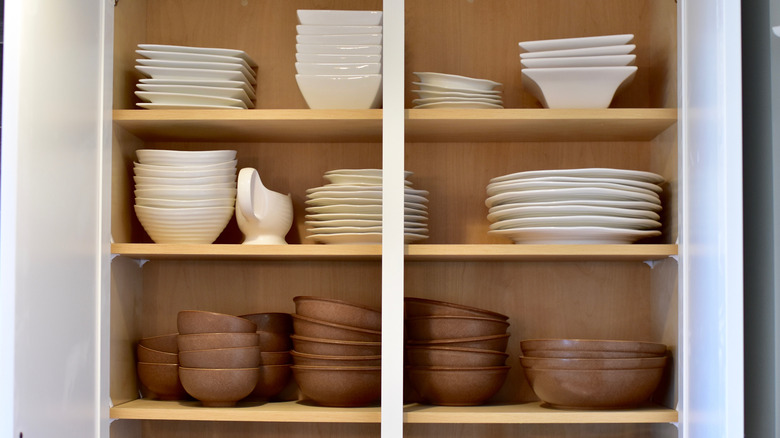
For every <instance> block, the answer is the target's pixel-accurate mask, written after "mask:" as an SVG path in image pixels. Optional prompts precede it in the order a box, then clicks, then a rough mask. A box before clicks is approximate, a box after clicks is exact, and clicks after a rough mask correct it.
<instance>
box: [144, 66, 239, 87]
mask: <svg viewBox="0 0 780 438" xmlns="http://www.w3.org/2000/svg"><path fill="white" fill-rule="evenodd" d="M135 68H136V69H137V70H138V71H140V72H141V73H143V74H145V75H147V76H149V77H151V78H153V79H190V80H192V79H197V80H219V81H241V82H245V83H246V84H247V86H249V84H251V82H249V81H248V80H247V79H246V77H245V76H244V74H243V73H241V72H240V71H238V70H209V69H196V68H172V67H153V66H149V65H137V66H135ZM250 88H251V87H250Z"/></svg>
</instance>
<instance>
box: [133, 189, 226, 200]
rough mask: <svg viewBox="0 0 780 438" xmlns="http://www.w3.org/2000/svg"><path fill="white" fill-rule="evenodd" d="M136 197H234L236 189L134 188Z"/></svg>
mask: <svg viewBox="0 0 780 438" xmlns="http://www.w3.org/2000/svg"><path fill="white" fill-rule="evenodd" d="M134 194H135V197H136V198H164V199H214V198H235V197H236V189H235V188H230V189H190V188H187V189H136V190H135V192H134Z"/></svg>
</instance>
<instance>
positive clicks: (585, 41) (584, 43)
mask: <svg viewBox="0 0 780 438" xmlns="http://www.w3.org/2000/svg"><path fill="white" fill-rule="evenodd" d="M633 39H634V35H633V34H630V33H627V34H618V35H599V36H589V37H578V38H555V39H548V40H534V41H521V42H519V43H517V44H518V46H520V48H521V49H523V50H526V51H528V52H541V51H549V50H565V49H582V48H585V47H598V46H617V45H620V44H628V43H630V42H631V40H633Z"/></svg>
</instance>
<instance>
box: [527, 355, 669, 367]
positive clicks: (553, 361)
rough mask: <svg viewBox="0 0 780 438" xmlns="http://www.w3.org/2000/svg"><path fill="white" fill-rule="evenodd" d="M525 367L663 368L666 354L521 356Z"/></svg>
mask: <svg viewBox="0 0 780 438" xmlns="http://www.w3.org/2000/svg"><path fill="white" fill-rule="evenodd" d="M520 364H521V365H523V367H524V368H542V369H551V370H625V369H629V370H630V369H641V368H662V367H663V366H664V365H666V356H659V357H646V358H627V359H559V358H550V357H520Z"/></svg>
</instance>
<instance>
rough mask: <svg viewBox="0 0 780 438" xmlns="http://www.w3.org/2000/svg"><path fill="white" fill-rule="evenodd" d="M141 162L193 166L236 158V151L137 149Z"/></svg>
mask: <svg viewBox="0 0 780 438" xmlns="http://www.w3.org/2000/svg"><path fill="white" fill-rule="evenodd" d="M135 153H136V155H137V156H138V161H139V162H140V163H141V164H156V165H162V166H191V165H204V164H216V163H224V162H226V161H231V160H235V159H236V151H233V150H221V151H172V150H163V149H138V150H137V151H135Z"/></svg>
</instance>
